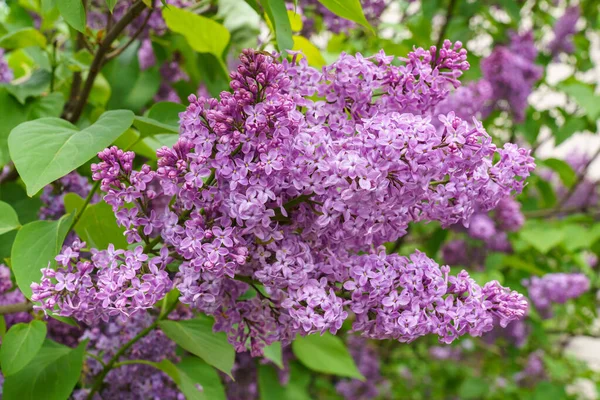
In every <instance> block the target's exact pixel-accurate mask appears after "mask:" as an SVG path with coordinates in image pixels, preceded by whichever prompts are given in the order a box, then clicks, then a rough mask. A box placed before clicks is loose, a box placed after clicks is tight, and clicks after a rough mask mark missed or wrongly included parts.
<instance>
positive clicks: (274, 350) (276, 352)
mask: <svg viewBox="0 0 600 400" xmlns="http://www.w3.org/2000/svg"><path fill="white" fill-rule="evenodd" d="M264 352H265V358H266V359H268V360H271V361H273V363H274V364H275V365H277V366H278V367H279V368H281V369H283V359H282V355H281V343H280V342H273V343H271V344H270V345H268V346H266V347H265V348H264Z"/></svg>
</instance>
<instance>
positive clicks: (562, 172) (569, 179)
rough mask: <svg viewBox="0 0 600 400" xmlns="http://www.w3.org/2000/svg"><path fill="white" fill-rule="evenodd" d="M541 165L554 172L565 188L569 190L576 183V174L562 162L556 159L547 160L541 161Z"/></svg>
mask: <svg viewBox="0 0 600 400" xmlns="http://www.w3.org/2000/svg"><path fill="white" fill-rule="evenodd" d="M543 164H544V165H545V166H547V167H548V168H550V169H552V170H553V171H554V172H556V173H557V174H558V176H559V177H560V180H561V181H562V183H563V184H564V185H565V186H566V187H568V188H570V187H571V186H573V185H574V184H575V182H577V174H576V173H575V171H573V168H571V166H570V165H569V164H567V163H566V162H564V161H563V160H559V159H558V158H548V159H546V160H544V161H543Z"/></svg>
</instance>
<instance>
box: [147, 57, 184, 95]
mask: <svg viewBox="0 0 600 400" xmlns="http://www.w3.org/2000/svg"><path fill="white" fill-rule="evenodd" d="M160 76H161V77H162V79H161V81H160V87H159V88H158V93H156V95H155V96H154V101H156V102H159V101H172V102H175V103H179V102H180V101H181V100H180V99H179V95H178V94H177V92H176V91H175V89H173V87H172V86H171V84H173V83H175V82H178V81H182V80H187V79H189V77H188V75H187V74H186V73H185V72H184V71H183V70H182V69H181V66H180V65H179V61H178V60H173V61H168V62H165V63H163V65H161V67H160Z"/></svg>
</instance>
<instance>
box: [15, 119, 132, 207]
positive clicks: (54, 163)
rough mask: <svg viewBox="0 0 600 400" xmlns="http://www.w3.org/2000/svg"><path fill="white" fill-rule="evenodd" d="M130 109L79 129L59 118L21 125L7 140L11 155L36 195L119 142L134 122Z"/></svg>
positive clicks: (31, 194)
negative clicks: (119, 138) (113, 143)
mask: <svg viewBox="0 0 600 400" xmlns="http://www.w3.org/2000/svg"><path fill="white" fill-rule="evenodd" d="M133 118H134V114H133V113H132V112H131V111H128V110H117V111H108V112H106V113H104V114H102V115H101V116H100V118H99V119H98V121H96V123H94V124H93V125H91V126H89V127H87V128H85V129H83V130H79V129H78V128H77V127H76V126H75V125H73V124H71V123H70V122H68V121H65V120H63V119H59V118H41V119H38V120H35V121H29V122H25V123H22V124H21V125H19V126H17V127H16V128H14V129H13V130H12V131H11V133H10V136H9V137H8V148H9V151H10V156H11V158H12V160H13V162H14V163H15V166H16V167H17V171H19V175H20V176H21V178H22V179H23V181H24V182H25V185H26V186H27V194H28V195H29V196H33V195H34V194H36V193H37V192H38V191H39V190H40V189H42V188H43V187H44V186H46V185H47V184H49V183H50V182H52V181H54V180H56V179H58V178H60V177H62V176H64V175H66V174H68V173H69V172H71V171H73V170H74V169H76V168H77V167H79V166H81V165H83V164H84V163H85V162H87V161H88V160H90V159H91V158H93V157H94V156H95V155H96V154H97V153H98V152H100V151H102V150H103V149H104V148H106V147H107V146H108V145H110V144H111V143H112V142H113V141H114V140H116V139H117V138H118V137H119V136H120V135H121V134H122V133H123V132H125V130H127V129H128V128H129V127H130V126H131V123H132V122H133Z"/></svg>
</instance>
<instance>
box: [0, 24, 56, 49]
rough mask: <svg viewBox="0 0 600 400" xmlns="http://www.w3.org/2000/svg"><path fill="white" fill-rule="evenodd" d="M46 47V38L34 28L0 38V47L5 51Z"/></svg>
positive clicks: (17, 31)
mask: <svg viewBox="0 0 600 400" xmlns="http://www.w3.org/2000/svg"><path fill="white" fill-rule="evenodd" d="M30 46H39V47H46V38H45V37H44V35H42V34H41V33H40V32H39V31H38V30H37V29H35V28H22V29H18V30H16V31H12V32H10V33H7V34H6V35H4V36H2V37H0V47H1V48H3V49H5V50H13V49H21V48H24V47H30Z"/></svg>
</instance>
